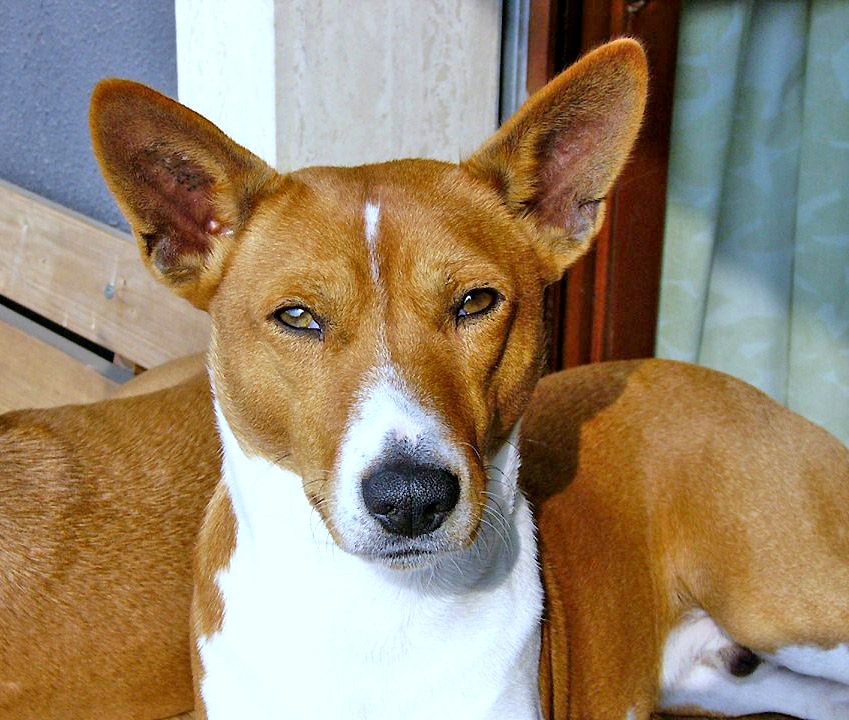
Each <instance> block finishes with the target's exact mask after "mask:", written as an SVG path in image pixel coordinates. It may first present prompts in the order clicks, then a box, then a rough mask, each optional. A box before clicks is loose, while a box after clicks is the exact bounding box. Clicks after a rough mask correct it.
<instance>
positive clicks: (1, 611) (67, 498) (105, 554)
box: [0, 375, 219, 720]
mask: <svg viewBox="0 0 849 720" xmlns="http://www.w3.org/2000/svg"><path fill="white" fill-rule="evenodd" d="M187 417H191V421H188V422H187ZM218 465H219V450H218V439H217V436H216V434H215V426H214V419H213V415H212V408H211V402H210V397H209V391H208V388H207V381H206V377H205V376H203V375H200V376H197V377H196V378H194V379H192V380H189V381H187V382H184V383H182V384H181V385H178V386H176V387H174V388H171V389H168V390H165V391H161V392H157V393H153V394H149V395H144V396H141V397H136V398H129V399H124V400H110V401H105V402H101V403H97V404H93V405H89V406H68V407H64V408H55V409H51V410H29V411H19V412H13V413H9V414H7V415H4V416H2V417H0V538H2V543H1V544H0V638H2V639H1V640H0V717H2V718H15V719H16V720H21V719H23V718H39V719H40V720H48V719H49V718H62V720H71V719H72V718H77V717H79V718H86V719H87V720H90V719H93V718H116V717H126V718H129V717H138V716H140V713H141V712H142V711H143V712H144V716H145V717H153V715H151V713H152V712H156V713H158V715H159V716H167V715H172V714H176V713H178V712H182V711H185V710H188V709H190V708H191V705H192V692H191V677H190V669H189V648H188V644H187V640H186V639H187V637H188V606H189V599H190V597H191V557H192V547H193V544H194V539H195V534H196V531H197V527H198V525H199V523H200V519H201V517H202V515H203V509H204V507H205V505H206V502H207V501H208V499H209V496H210V495H211V493H212V489H213V486H214V483H215V481H216V480H217V478H218Z"/></svg>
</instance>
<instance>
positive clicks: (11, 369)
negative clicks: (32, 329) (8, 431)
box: [0, 320, 116, 412]
mask: <svg viewBox="0 0 849 720" xmlns="http://www.w3.org/2000/svg"><path fill="white" fill-rule="evenodd" d="M0 378H2V381H0V412H7V411H9V410H18V409H21V408H28V407H52V406H54V405H65V404H68V403H84V402H93V401H95V400H102V399H104V398H106V397H108V396H109V395H110V393H111V392H112V390H113V389H114V388H115V387H116V383H114V382H113V381H112V380H109V379H108V378H106V377H104V376H103V375H101V374H100V373H98V372H96V371H94V370H92V369H91V368H89V367H86V366H85V365H84V364H83V363H81V362H80V361H79V360H75V359H74V358H72V357H70V356H69V355H66V354H65V353H63V352H62V351H61V350H57V349H56V348H54V347H51V346H50V345H48V344H47V343H45V342H42V341H41V340H37V339H36V338H34V337H32V336H31V335H28V334H27V333H25V332H24V331H23V330H19V329H18V328H16V327H12V326H11V325H9V324H8V323H6V322H4V321H2V320H0Z"/></svg>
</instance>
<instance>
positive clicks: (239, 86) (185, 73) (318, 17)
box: [176, 0, 501, 170]
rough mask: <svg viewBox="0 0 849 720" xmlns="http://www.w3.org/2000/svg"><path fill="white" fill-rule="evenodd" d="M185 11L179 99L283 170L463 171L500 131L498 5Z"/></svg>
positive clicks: (320, 3) (366, 3) (373, 0)
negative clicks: (416, 161)
mask: <svg viewBox="0 0 849 720" xmlns="http://www.w3.org/2000/svg"><path fill="white" fill-rule="evenodd" d="M176 8H177V62H178V80H179V94H180V99H181V101H183V102H185V103H186V104H188V105H190V106H191V107H194V108H195V109H196V110H198V111H199V112H201V113H202V114H204V115H206V116H207V117H209V118H210V119H212V120H213V121H214V122H216V123H218V124H220V125H221V127H222V128H223V129H224V130H225V131H226V132H228V133H230V134H231V135H233V136H234V137H235V138H236V139H237V140H238V141H239V142H241V143H242V144H245V145H247V146H248V147H250V148H251V149H253V150H255V151H256V152H258V153H259V154H260V155H262V156H263V157H264V158H265V159H266V160H268V161H269V162H271V163H273V164H275V165H276V166H277V167H278V169H280V170H290V169H294V168H297V167H302V166H304V165H315V164H341V165H353V164H359V163H364V162H374V161H378V160H384V159H389V158H394V157H432V158H439V159H444V160H457V159H458V158H459V157H460V156H461V155H462V154H465V153H468V152H470V151H471V150H473V149H474V148H475V147H476V146H477V145H478V144H479V143H480V142H481V141H482V140H483V139H484V138H485V137H486V136H487V135H488V134H489V133H491V132H492V131H493V130H494V129H495V127H496V124H497V119H496V114H497V104H498V78H499V51H500V48H499V42H500V28H501V0H249V1H247V2H244V3H234V2H232V0H176ZM234 8H238V10H234ZM270 18H273V20H271V19H270ZM272 91H273V98H274V99H273V101H271V100H270V98H271V92H272ZM243 108H244V109H243Z"/></svg>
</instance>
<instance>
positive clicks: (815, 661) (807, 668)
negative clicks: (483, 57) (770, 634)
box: [765, 645, 849, 685]
mask: <svg viewBox="0 0 849 720" xmlns="http://www.w3.org/2000/svg"><path fill="white" fill-rule="evenodd" d="M765 657H767V658H768V659H769V660H770V661H771V662H774V663H775V664H776V665H782V666H783V667H786V668H787V669H789V670H793V672H797V673H804V674H805V675H815V676H816V677H821V678H825V679H826V680H834V681H835V682H840V683H843V684H844V685H849V648H847V647H846V645H838V646H836V647H833V648H831V649H830V650H825V649H823V648H819V647H814V646H812V645H789V646H787V647H783V648H780V649H779V650H778V651H777V652H776V653H774V654H773V655H767V656H765Z"/></svg>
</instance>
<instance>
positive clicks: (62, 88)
mask: <svg viewBox="0 0 849 720" xmlns="http://www.w3.org/2000/svg"><path fill="white" fill-rule="evenodd" d="M0 27H2V28H3V40H2V42H0V177H2V178H4V179H6V180H9V181H11V182H13V183H16V184H17V185H21V186H23V187H25V188H27V189H29V190H32V191H34V192H36V193H39V194H40V195H44V196H46V197H48V198H50V199H51V200H55V201H56V202H59V203H61V204H62V205H65V206H67V207H71V208H74V209H75V210H79V211H80V212H83V213H85V214H86V215H89V216H91V217H94V218H97V219H98V220H102V221H104V222H107V223H109V224H111V225H119V224H122V222H123V221H122V220H120V213H119V212H118V209H117V207H116V206H115V203H114V202H113V200H112V198H111V196H110V195H109V193H108V192H107V190H106V187H105V185H104V184H103V180H102V179H101V177H100V173H99V172H98V170H97V166H96V164H95V161H94V158H93V156H92V154H91V146H90V142H89V136H88V119H87V118H88V102H89V96H90V94H91V90H92V88H93V87H94V84H95V83H96V82H97V81H98V80H100V79H101V78H103V77H107V76H121V77H127V78H131V79H133V80H138V81H139V82H143V83H145V84H146V85H151V86H152V87H154V88H156V89H157V90H160V91H161V92H164V93H166V94H168V95H172V96H176V92H177V63H176V44H175V34H174V4H173V0H86V2H81V1H79V0H77V1H76V2H68V0H0Z"/></svg>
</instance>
